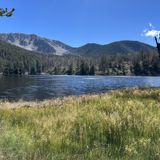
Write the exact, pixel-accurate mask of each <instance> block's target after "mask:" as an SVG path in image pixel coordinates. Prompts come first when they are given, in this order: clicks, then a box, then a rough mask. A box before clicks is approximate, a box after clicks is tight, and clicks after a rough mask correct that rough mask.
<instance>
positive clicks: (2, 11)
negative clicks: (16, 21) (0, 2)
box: [0, 8, 15, 17]
mask: <svg viewBox="0 0 160 160" xmlns="http://www.w3.org/2000/svg"><path fill="white" fill-rule="evenodd" d="M14 11H15V9H14V8H12V10H10V11H9V10H8V8H5V9H4V8H0V16H6V17H11V16H12V14H13V12H14Z"/></svg>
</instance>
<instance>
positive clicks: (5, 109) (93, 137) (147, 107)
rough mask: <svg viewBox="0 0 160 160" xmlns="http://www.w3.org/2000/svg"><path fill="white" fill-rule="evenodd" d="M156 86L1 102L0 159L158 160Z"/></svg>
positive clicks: (159, 98)
mask: <svg viewBox="0 0 160 160" xmlns="http://www.w3.org/2000/svg"><path fill="white" fill-rule="evenodd" d="M159 102H160V89H143V90H139V89H134V90H121V91H113V92H111V93H109V94H101V95H90V96H81V97H67V98H63V99H55V100H46V101H43V102H23V101H20V102H1V103H0V133H1V134H0V160H1V159H2V160H6V159H7V160H18V159H20V160H54V159H55V160H67V159H68V160H72V159H74V160H83V159H84V160H88V159H89V160H97V159H100V160H107V159H109V160H110V159H121V160H125V159H126V160H127V159H145V160H147V159H148V160H150V159H155V160H158V159H160V103H159Z"/></svg>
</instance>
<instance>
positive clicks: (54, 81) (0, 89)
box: [0, 75, 160, 100]
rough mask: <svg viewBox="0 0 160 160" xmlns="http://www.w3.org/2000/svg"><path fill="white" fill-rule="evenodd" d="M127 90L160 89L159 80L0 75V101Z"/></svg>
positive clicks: (148, 78)
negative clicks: (119, 89)
mask: <svg viewBox="0 0 160 160" xmlns="http://www.w3.org/2000/svg"><path fill="white" fill-rule="evenodd" d="M126 87H127V88H128V87H141V88H144V87H160V77H140V76H139V77H134V76H133V77H127V76H124V77H123V76H121V77H119V76H49V75H47V76H46V75H42V76H12V77H4V76H0V98H1V99H9V100H19V99H24V100H36V99H37V100H43V99H50V98H54V97H62V96H68V95H81V94H89V93H99V92H106V91H108V90H111V89H118V88H126Z"/></svg>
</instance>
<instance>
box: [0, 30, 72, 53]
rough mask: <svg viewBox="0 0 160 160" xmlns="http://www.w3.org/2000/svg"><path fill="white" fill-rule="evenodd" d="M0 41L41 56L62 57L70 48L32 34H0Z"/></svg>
mask: <svg viewBox="0 0 160 160" xmlns="http://www.w3.org/2000/svg"><path fill="white" fill-rule="evenodd" d="M0 40H3V41H5V42H8V43H11V44H13V45H16V46H18V47H21V48H24V49H26V50H30V51H35V52H39V53H43V54H54V55H64V54H67V53H69V51H68V49H69V48H70V46H67V45H65V44H64V43H62V42H59V41H55V40H49V39H46V38H42V37H39V36H37V35H34V34H30V35H29V34H22V33H9V34H0Z"/></svg>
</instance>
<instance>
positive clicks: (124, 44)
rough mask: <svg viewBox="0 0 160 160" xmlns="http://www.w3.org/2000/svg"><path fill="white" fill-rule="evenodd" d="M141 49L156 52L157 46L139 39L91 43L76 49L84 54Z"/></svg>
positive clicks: (146, 51) (107, 53) (125, 52)
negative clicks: (104, 43) (100, 43)
mask: <svg viewBox="0 0 160 160" xmlns="http://www.w3.org/2000/svg"><path fill="white" fill-rule="evenodd" d="M141 51H143V52H144V53H151V52H155V53H156V48H155V47H153V46H150V45H148V44H145V43H141V42H138V41H119V42H113V43H110V44H107V45H99V44H94V43H89V44H86V45H84V46H82V47H79V48H75V49H74V53H75V54H79V55H83V56H98V55H115V54H128V53H138V52H141Z"/></svg>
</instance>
